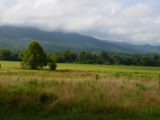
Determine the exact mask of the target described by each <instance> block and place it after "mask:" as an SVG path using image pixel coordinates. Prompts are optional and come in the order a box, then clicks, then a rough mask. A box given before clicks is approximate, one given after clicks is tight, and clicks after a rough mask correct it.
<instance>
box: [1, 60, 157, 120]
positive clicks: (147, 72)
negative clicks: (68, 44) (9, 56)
mask: <svg viewBox="0 0 160 120" xmlns="http://www.w3.org/2000/svg"><path fill="white" fill-rule="evenodd" d="M0 64H1V66H2V68H1V69H0V108H1V109H0V120H28V119H29V120H84V119H85V120H108V119H109V120H159V118H160V67H139V66H112V65H84V64H58V69H57V71H50V70H48V68H47V67H46V68H44V69H43V70H22V69H21V66H20V62H7V61H0Z"/></svg>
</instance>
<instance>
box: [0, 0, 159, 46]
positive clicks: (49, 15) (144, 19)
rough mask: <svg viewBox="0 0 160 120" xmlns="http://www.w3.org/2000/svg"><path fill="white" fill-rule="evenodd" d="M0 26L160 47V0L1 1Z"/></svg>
mask: <svg viewBox="0 0 160 120" xmlns="http://www.w3.org/2000/svg"><path fill="white" fill-rule="evenodd" d="M0 25H1V26H3V25H15V26H32V27H38V28H40V29H43V30H49V31H65V32H77V33H81V34H85V35H90V36H94V37H97V38H100V39H107V40H112V41H123V42H129V43H135V44H148V43H149V44H155V45H157V44H159V45H160V0H0Z"/></svg>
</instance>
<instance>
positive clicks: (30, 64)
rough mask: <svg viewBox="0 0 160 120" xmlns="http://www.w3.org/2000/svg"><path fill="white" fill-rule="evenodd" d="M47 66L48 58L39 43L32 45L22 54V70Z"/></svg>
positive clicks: (34, 42)
mask: <svg viewBox="0 0 160 120" xmlns="http://www.w3.org/2000/svg"><path fill="white" fill-rule="evenodd" d="M46 65H47V56H46V54H45V52H44V50H43V48H42V47H41V45H40V44H39V43H38V42H37V41H33V42H31V43H30V45H29V47H28V49H26V50H25V51H24V52H23V53H22V68H24V69H37V68H43V66H46Z"/></svg>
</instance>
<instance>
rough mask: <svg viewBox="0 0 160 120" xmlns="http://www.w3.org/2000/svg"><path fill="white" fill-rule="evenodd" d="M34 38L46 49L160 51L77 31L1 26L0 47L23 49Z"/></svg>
mask: <svg viewBox="0 0 160 120" xmlns="http://www.w3.org/2000/svg"><path fill="white" fill-rule="evenodd" d="M32 40H37V41H39V42H40V43H41V44H42V46H43V47H44V48H45V49H46V50H50V51H53V50H56V51H59V50H73V51H83V50H88V51H89V50H90V51H99V50H108V51H111V52H125V53H160V47H156V46H152V45H132V44H128V43H119V42H110V41H102V40H98V39H96V38H93V37H89V36H84V35H80V34H77V33H63V32H46V31H41V30H38V29H35V28H25V27H11V26H3V27H0V48H10V49H17V50H21V49H24V48H26V46H27V44H28V43H29V42H31V41H32Z"/></svg>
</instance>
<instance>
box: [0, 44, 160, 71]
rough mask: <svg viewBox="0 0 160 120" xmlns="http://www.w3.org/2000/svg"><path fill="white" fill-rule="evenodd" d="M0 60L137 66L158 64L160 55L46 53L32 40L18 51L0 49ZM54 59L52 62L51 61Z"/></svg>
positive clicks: (86, 52)
mask: <svg viewBox="0 0 160 120" xmlns="http://www.w3.org/2000/svg"><path fill="white" fill-rule="evenodd" d="M0 60H8V61H22V66H23V67H24V68H25V67H26V68H27V67H28V63H27V62H30V63H32V62H33V61H34V62H33V64H34V65H35V66H34V65H32V67H31V66H29V67H30V68H33V69H34V68H36V66H37V65H36V64H37V63H38V64H40V67H42V66H45V65H47V64H48V65H49V66H50V67H53V68H54V67H55V62H57V63H81V64H106V65H139V66H160V55H159V54H150V55H126V56H125V55H123V54H119V53H109V52H107V51H101V52H90V51H83V52H79V53H75V52H72V51H69V50H67V51H63V52H53V53H51V54H46V53H45V52H44V50H43V48H42V47H41V46H40V45H39V43H38V42H36V41H33V42H32V43H31V44H30V45H29V47H28V49H27V50H25V51H23V52H19V53H13V52H12V51H11V50H9V49H0ZM52 61H54V62H52Z"/></svg>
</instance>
